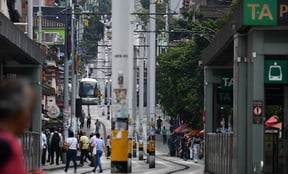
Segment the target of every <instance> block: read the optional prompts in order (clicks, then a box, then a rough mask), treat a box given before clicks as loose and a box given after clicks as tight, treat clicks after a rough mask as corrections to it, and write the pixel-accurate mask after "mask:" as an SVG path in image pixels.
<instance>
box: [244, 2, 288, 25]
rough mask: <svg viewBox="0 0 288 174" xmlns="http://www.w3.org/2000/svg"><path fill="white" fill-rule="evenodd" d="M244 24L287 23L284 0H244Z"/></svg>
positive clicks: (286, 7) (287, 5)
mask: <svg viewBox="0 0 288 174" xmlns="http://www.w3.org/2000/svg"><path fill="white" fill-rule="evenodd" d="M243 3H244V11H243V15H244V25H266V26H267V25H270V26H271V25H272V26H273V25H288V4H287V1H286V0H244V1H243Z"/></svg>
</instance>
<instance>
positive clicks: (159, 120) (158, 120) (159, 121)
mask: <svg viewBox="0 0 288 174" xmlns="http://www.w3.org/2000/svg"><path fill="white" fill-rule="evenodd" d="M161 126H162V119H161V118H160V117H159V118H158V119H157V132H158V133H160V132H161Z"/></svg>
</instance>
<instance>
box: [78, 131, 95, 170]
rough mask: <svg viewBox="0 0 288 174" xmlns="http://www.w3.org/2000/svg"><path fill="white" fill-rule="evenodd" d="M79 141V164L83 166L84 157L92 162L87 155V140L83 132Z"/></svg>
mask: <svg viewBox="0 0 288 174" xmlns="http://www.w3.org/2000/svg"><path fill="white" fill-rule="evenodd" d="M80 135H81V136H80V140H79V146H80V151H81V154H80V164H81V165H83V164H84V163H83V161H84V157H86V158H88V159H89V160H90V161H92V159H91V157H90V155H89V138H88V137H87V136H86V134H85V132H81V133H80Z"/></svg>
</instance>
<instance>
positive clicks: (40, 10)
mask: <svg viewBox="0 0 288 174" xmlns="http://www.w3.org/2000/svg"><path fill="white" fill-rule="evenodd" d="M42 2H43V1H42V0H39V4H38V5H39V6H38V30H39V31H38V39H39V43H40V44H42V5H43V4H42Z"/></svg>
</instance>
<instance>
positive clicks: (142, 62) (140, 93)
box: [138, 33, 145, 160]
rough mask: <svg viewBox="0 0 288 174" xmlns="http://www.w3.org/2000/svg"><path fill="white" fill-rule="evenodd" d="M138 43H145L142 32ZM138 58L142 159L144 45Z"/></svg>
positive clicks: (139, 147)
mask: <svg viewBox="0 0 288 174" xmlns="http://www.w3.org/2000/svg"><path fill="white" fill-rule="evenodd" d="M139 39H140V45H144V44H145V37H144V34H142V33H141V35H140V38H139ZM139 56H140V60H139V130H138V132H139V136H138V137H139V146H138V159H139V160H143V159H144V158H143V150H144V149H143V147H144V144H143V143H144V142H143V139H144V132H143V117H144V56H145V47H140V54H139Z"/></svg>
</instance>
